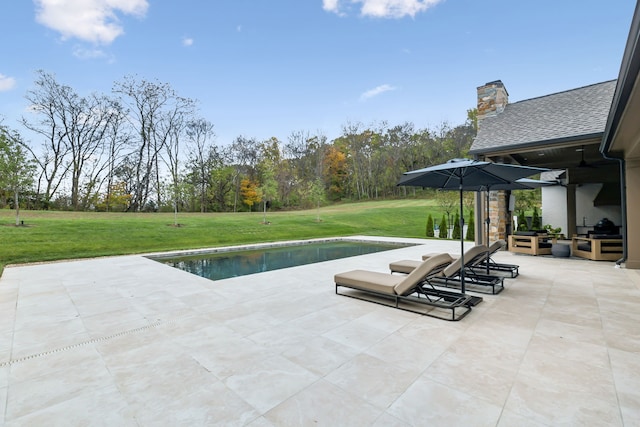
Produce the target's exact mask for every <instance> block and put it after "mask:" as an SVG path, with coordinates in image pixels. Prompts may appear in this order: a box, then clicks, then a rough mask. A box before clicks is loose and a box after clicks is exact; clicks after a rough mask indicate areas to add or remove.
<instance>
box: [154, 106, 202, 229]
mask: <svg viewBox="0 0 640 427" xmlns="http://www.w3.org/2000/svg"><path fill="white" fill-rule="evenodd" d="M194 107H195V103H194V101H192V100H190V99H187V98H182V97H176V98H175V99H174V101H173V102H172V103H171V106H170V107H169V108H170V109H168V111H166V112H165V115H164V119H163V120H162V122H161V123H160V126H159V128H160V132H161V135H160V136H161V138H163V140H164V143H163V144H162V146H163V147H164V150H163V154H162V155H161V158H162V160H163V161H164V164H165V165H166V166H167V168H169V173H170V175H171V190H172V191H171V196H172V199H173V214H174V216H173V218H174V225H178V200H179V198H180V142H181V140H182V137H183V136H184V135H185V130H186V129H187V126H188V124H189V121H190V120H191V119H192V115H193V112H194Z"/></svg>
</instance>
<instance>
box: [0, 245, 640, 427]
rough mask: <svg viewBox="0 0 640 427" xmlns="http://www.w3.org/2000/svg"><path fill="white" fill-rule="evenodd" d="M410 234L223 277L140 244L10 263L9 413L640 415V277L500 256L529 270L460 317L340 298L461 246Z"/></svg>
mask: <svg viewBox="0 0 640 427" xmlns="http://www.w3.org/2000/svg"><path fill="white" fill-rule="evenodd" d="M372 239H373V240H379V238H372ZM389 240H396V239H389ZM413 241H415V242H416V243H420V244H421V245H419V246H413V247H408V248H401V249H396V250H393V251H388V252H382V253H377V254H370V255H364V256H359V257H352V258H347V259H342V260H335V261H328V262H323V263H319V264H313V265H307V266H300V267H295V268H291V269H287V270H286V271H285V270H279V271H272V272H266V273H260V274H257V275H252V276H245V277H236V278H232V279H226V280H221V281H217V282H212V281H209V280H207V279H203V278H200V277H197V276H194V275H191V274H189V273H186V272H182V271H180V270H177V269H173V268H171V267H168V266H165V265H162V264H160V263H157V262H155V261H152V260H149V259H147V258H144V257H142V256H123V257H113V258H101V259H92V260H85V261H70V262H59V263H50V264H41V265H30V266H18V267H9V268H6V269H5V271H4V274H3V277H2V278H1V279H0V425H2V424H4V425H6V426H23V425H47V426H50V425H131V426H147V425H149V426H150V425H153V426H158V425H167V426H169V425H171V426H175V425H216V424H220V425H252V426H269V425H273V426H289V425H291V426H298V425H311V424H318V425H331V426H334V425H349V426H352V425H363V426H369V425H386V426H388V425H398V426H400V425H405V426H406V425H433V426H437V425H447V426H450V425H474V426H475V425H487V426H511V425H524V426H526V425H530V426H556V425H607V426H634V425H640V387H638V384H640V311H639V310H638V307H640V272H638V271H634V270H626V269H619V268H614V264H613V263H610V262H594V261H587V260H579V259H560V258H553V257H532V256H525V255H514V254H512V253H508V252H501V253H498V254H497V255H496V258H497V259H499V260H500V261H502V262H506V263H515V264H519V265H520V266H521V267H520V273H521V274H520V276H519V277H517V278H515V279H507V280H505V285H506V286H505V287H506V289H505V291H504V292H503V293H501V294H499V295H483V297H484V302H483V303H481V304H480V305H478V306H477V307H475V308H474V309H473V311H472V312H471V313H470V314H469V315H468V316H467V317H466V318H464V319H463V320H462V321H460V322H445V321H442V320H438V319H433V318H430V317H426V316H420V315H417V314H414V313H407V312H403V311H400V310H395V309H393V308H389V307H385V306H380V305H377V304H372V303H368V302H365V301H360V300H355V299H352V298H346V297H344V296H339V295H335V292H334V283H333V280H332V279H333V275H334V274H335V273H338V272H342V271H346V270H351V269H355V268H362V269H370V270H377V271H387V265H388V263H389V261H393V260H396V259H412V258H413V259H419V258H420V256H421V255H422V254H424V253H429V252H440V251H448V252H451V253H457V252H459V248H460V246H459V242H452V241H437V240H428V241H427V240H413Z"/></svg>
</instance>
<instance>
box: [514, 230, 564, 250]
mask: <svg viewBox="0 0 640 427" xmlns="http://www.w3.org/2000/svg"><path fill="white" fill-rule="evenodd" d="M554 240H555V238H552V237H550V236H549V235H548V234H547V233H545V232H538V231H516V232H515V233H513V234H511V235H510V236H509V251H510V252H515V253H518V254H526V255H551V248H552V247H553V241H554Z"/></svg>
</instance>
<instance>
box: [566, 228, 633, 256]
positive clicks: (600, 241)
mask: <svg viewBox="0 0 640 427" xmlns="http://www.w3.org/2000/svg"><path fill="white" fill-rule="evenodd" d="M571 250H572V253H573V256H577V257H580V258H586V259H590V260H593V261H617V260H618V259H620V258H622V236H621V235H619V234H613V235H612V234H591V235H589V237H573V238H572V239H571Z"/></svg>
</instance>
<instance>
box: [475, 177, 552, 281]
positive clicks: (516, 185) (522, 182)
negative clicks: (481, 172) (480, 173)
mask: <svg viewBox="0 0 640 427" xmlns="http://www.w3.org/2000/svg"><path fill="white" fill-rule="evenodd" d="M556 184H557V182H554V181H542V180H539V179H529V178H520V179H518V180H516V181H513V182H511V183H508V184H496V185H493V186H487V187H484V188H478V189H477V190H476V191H485V192H486V193H487V200H486V202H485V205H486V207H487V212H486V217H485V219H484V221H485V224H486V233H487V240H486V243H487V246H489V225H490V224H491V219H490V218H489V191H498V190H534V189H536V188H540V187H548V186H550V185H556ZM486 266H487V274H489V253H488V252H487V262H486Z"/></svg>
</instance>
